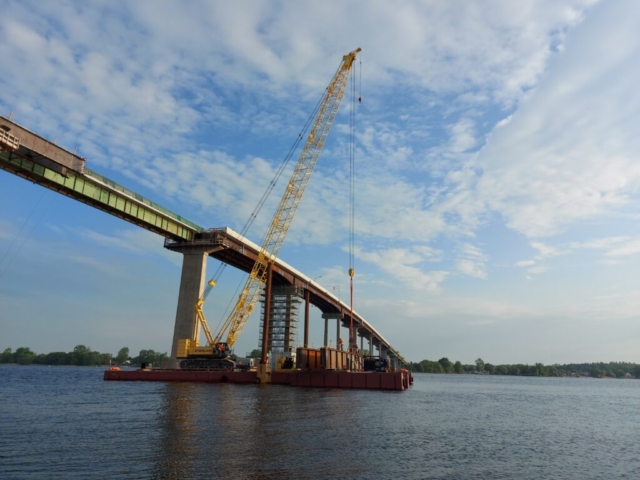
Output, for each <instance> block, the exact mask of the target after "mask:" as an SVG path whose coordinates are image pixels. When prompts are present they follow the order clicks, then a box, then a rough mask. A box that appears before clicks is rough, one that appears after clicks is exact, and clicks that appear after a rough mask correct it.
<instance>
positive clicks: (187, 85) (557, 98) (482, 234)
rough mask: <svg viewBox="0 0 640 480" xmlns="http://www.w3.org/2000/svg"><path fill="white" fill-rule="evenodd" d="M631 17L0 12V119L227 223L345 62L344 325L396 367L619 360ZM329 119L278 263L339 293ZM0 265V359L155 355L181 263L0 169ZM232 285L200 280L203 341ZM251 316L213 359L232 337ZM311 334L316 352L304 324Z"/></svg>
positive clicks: (636, 331)
mask: <svg viewBox="0 0 640 480" xmlns="http://www.w3.org/2000/svg"><path fill="white" fill-rule="evenodd" d="M639 15H640V3H638V2H633V1H624V0H620V1H615V2H595V1H591V0H567V1H559V0H549V1H528V2H512V1H510V0H504V1H499V0H495V1H486V2H466V1H462V0H460V1H455V0H453V1H449V2H441V1H422V2H417V1H407V2H401V3H393V2H386V1H375V0H374V1H341V2H337V1H329V2H311V1H301V2H277V1H259V2H258V1H247V2H221V1H219V2H218V1H208V2H205V1H192V2H177V1H176V2H169V1H136V2H106V1H105V2H100V1H95V2H89V3H88V2H82V1H75V2H74V1H61V2H55V4H54V3H51V2H40V1H24V0H21V1H11V0H9V1H5V2H3V15H2V18H0V58H1V59H2V65H3V71H4V74H3V75H2V76H0V114H2V115H4V116H8V115H9V114H10V113H11V112H13V117H12V119H13V120H14V121H15V122H17V123H19V124H21V125H23V126H25V127H27V128H29V129H30V130H32V131H34V132H37V133H38V134H40V135H42V136H44V137H46V138H48V139H51V140H55V141H56V143H57V144H58V145H61V146H63V147H65V148H67V149H69V150H71V151H74V150H76V149H77V152H78V154H79V155H81V156H82V157H84V158H86V161H87V167H88V168H90V169H92V170H94V171H96V172H98V173H100V174H102V175H104V176H106V177H108V178H111V179H113V180H114V181H116V182H118V183H120V184H121V185H123V186H125V187H127V188H129V189H131V190H134V191H136V192H138V193H140V194H142V195H144V196H146V197H147V198H149V199H151V200H153V201H155V202H157V203H159V204H161V205H162V206H164V207H165V208H168V209H170V210H172V211H174V212H176V213H178V214H180V215H182V216H184V217H186V218H188V219H189V220H191V221H193V222H195V223H197V224H199V225H201V226H203V227H205V228H213V227H225V226H228V227H231V228H234V229H236V230H241V229H242V226H243V225H244V223H245V222H246V220H247V218H248V217H249V214H250V213H251V211H252V210H253V208H254V207H255V205H256V204H257V202H258V200H259V199H260V196H261V194H262V192H263V191H264V190H265V189H266V188H267V186H268V184H269V182H270V181H271V179H272V177H273V175H274V173H275V171H276V170H277V168H278V166H279V165H280V163H281V162H282V160H283V158H284V157H285V155H286V153H287V152H288V150H289V148H290V147H291V145H292V144H293V142H294V141H295V139H296V136H297V135H298V134H299V132H300V131H301V130H302V127H303V125H304V123H305V121H306V120H307V118H308V116H309V115H310V114H311V112H312V110H313V107H314V106H315V104H316V102H317V101H318V100H319V99H320V97H321V95H322V93H323V91H324V89H325V87H326V86H327V85H328V83H329V81H330V80H331V78H332V76H333V74H334V72H335V70H336V68H337V67H338V66H339V64H340V61H341V59H342V56H343V55H344V54H346V53H348V52H350V51H352V50H354V49H355V48H357V47H361V48H362V52H361V54H360V55H359V56H358V59H357V61H356V64H355V65H354V68H353V74H354V78H353V79H352V81H355V82H356V90H357V94H358V95H361V96H362V103H361V104H357V105H356V111H355V119H356V120H355V123H356V128H355V144H354V147H355V232H354V235H355V270H356V275H355V281H354V297H353V298H354V309H355V310H356V311H357V312H359V313H360V314H362V315H363V316H364V317H365V318H366V319H367V321H369V322H370V323H371V324H372V325H374V326H375V327H376V329H378V330H379V331H380V332H381V334H382V335H384V337H385V338H386V339H387V340H388V341H389V342H390V343H391V344H392V345H393V346H394V347H395V348H397V349H398V350H399V351H400V352H401V353H402V354H403V355H404V356H405V358H407V359H409V360H412V361H420V360H422V359H431V360H437V359H439V358H441V357H444V356H446V357H448V358H449V359H451V360H454V361H455V360H460V361H462V362H463V363H472V362H473V361H474V360H475V359H476V358H478V357H480V358H482V359H484V361H485V362H490V363H494V364H500V363H530V364H531V363H535V362H542V363H545V364H551V363H569V362H593V361H629V362H640V348H639V347H640V287H639V282H640V269H639V268H638V267H639V266H640V216H639V210H640V209H639V207H640V194H639V191H638V190H639V188H640V161H639V160H640V158H639V157H640V136H639V135H638V133H637V132H638V129H639V127H640V95H638V93H637V90H638V89H637V85H640V63H639V62H638V61H637V59H638V58H640V32H639V31H638V29H637V22H636V20H635V19H637V18H638V16H639ZM349 103H350V102H349V101H348V99H345V102H344V103H343V105H342V108H341V111H340V113H339V115H338V117H337V118H336V121H335V123H334V125H333V128H332V130H331V133H330V134H329V139H328V140H327V143H326V146H325V148H324V150H323V152H322V154H321V156H320V159H319V161H318V165H317V167H316V170H315V172H314V174H313V177H312V179H311V181H310V184H309V186H308V188H307V191H306V193H305V196H304V198H303V200H302V203H301V205H300V208H299V209H298V212H297V215H296V218H295V220H294V221H293V224H292V227H291V229H290V231H289V234H288V236H287V239H286V241H285V244H284V246H283V247H282V250H281V251H280V258H281V259H282V260H284V261H285V262H287V263H289V264H290V265H292V266H294V267H295V268H297V269H298V270H300V271H302V272H304V273H305V274H306V275H308V276H309V277H311V278H316V279H317V282H318V283H320V284H321V285H323V286H324V287H325V288H327V289H328V290H331V291H333V292H337V293H339V294H340V296H341V298H347V297H348V295H349V277H348V273H347V271H348V268H349V252H348V245H349V216H348V205H349V145H350V143H349V139H350V134H349V118H350V110H349V106H350V105H349ZM296 158H297V154H296V156H295V157H294V160H295V159H296ZM292 164H293V162H292ZM290 171H291V170H290V168H289V170H288V171H287V173H285V174H284V175H283V178H286V177H288V175H289V173H290ZM283 185H284V181H282V182H281V183H280V184H279V185H278V186H276V188H275V192H276V193H275V194H274V195H272V197H271V198H270V200H269V202H268V203H267V205H266V206H265V207H264V208H263V209H262V211H261V214H260V216H259V217H258V219H257V220H256V222H255V223H254V226H253V227H252V229H251V230H250V231H249V233H248V234H247V236H248V237H249V238H250V239H251V240H253V241H254V242H256V243H260V241H261V239H262V236H263V235H264V232H265V231H266V229H267V227H268V225H269V223H270V220H271V217H272V215H273V213H274V212H275V207H276V205H277V202H278V200H279V197H280V195H281V192H282V191H283V189H284V186H283ZM0 259H2V261H1V262H0V349H4V348H6V347H12V348H13V349H15V348H17V347H19V346H29V347H31V348H32V350H34V351H36V352H49V351H70V350H72V349H73V348H74V346H76V345H78V344H84V345H87V346H89V347H90V348H92V349H94V350H98V351H101V352H112V353H116V352H117V351H118V349H120V348H121V347H122V346H128V347H129V348H130V349H131V351H132V352H137V351H139V350H140V349H154V350H156V351H169V350H170V346H171V339H172V335H173V323H174V320H175V309H176V305H177V293H178V286H179V280H180V269H181V258H180V255H179V254H177V253H173V252H169V251H167V250H165V249H164V248H163V240H162V238H161V237H159V236H157V235H155V234H153V233H150V232H147V231H145V230H142V229H140V228H138V227H136V226H134V225H131V224H128V223H127V222H124V221H123V220H120V219H117V218H114V217H111V216H109V215H107V214H105V213H103V212H101V211H99V210H96V209H93V208H91V207H88V206H86V205H83V204H81V203H78V202H75V201H73V200H70V199H68V198H66V197H64V196H62V195H59V194H57V193H55V192H52V191H49V190H46V189H44V188H42V187H39V186H37V185H34V184H31V183H30V182H28V181H25V180H23V179H21V178H18V177H16V176H14V175H12V174H9V173H7V172H5V171H0ZM216 267H217V262H215V261H214V260H209V263H208V272H209V273H210V274H211V273H213V271H214V270H215V268H216ZM242 279H243V275H242V274H241V273H239V272H237V271H235V272H234V271H233V269H232V268H228V269H226V270H225V274H224V276H223V277H222V278H221V282H220V284H219V286H218V287H216V289H215V290H214V293H213V294H212V295H211V296H210V297H209V299H208V300H207V303H206V305H205V313H206V315H207V317H208V318H209V322H210V323H211V324H212V328H215V325H216V324H217V323H218V321H219V320H220V319H222V318H224V311H225V309H226V308H227V306H228V305H229V304H230V302H231V301H232V299H233V298H234V292H235V289H236V288H237V286H238V284H239V282H241V281H242ZM254 317H255V318H254ZM254 317H252V318H251V319H250V321H249V323H248V324H247V326H246V328H245V330H244V332H243V334H242V335H241V337H240V339H239V340H238V343H237V344H236V353H240V354H243V353H244V352H245V351H246V352H248V351H250V350H252V349H253V348H256V347H257V346H258V318H257V316H255V315H254ZM311 322H312V331H311V337H312V343H313V342H315V345H316V346H318V345H319V344H320V343H321V340H322V339H321V337H322V321H321V319H320V312H319V311H318V310H317V309H315V308H312V317H311Z"/></svg>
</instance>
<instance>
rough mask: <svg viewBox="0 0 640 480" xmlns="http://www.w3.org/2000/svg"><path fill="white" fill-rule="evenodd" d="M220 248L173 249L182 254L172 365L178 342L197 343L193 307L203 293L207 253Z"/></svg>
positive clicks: (197, 326)
mask: <svg viewBox="0 0 640 480" xmlns="http://www.w3.org/2000/svg"><path fill="white" fill-rule="evenodd" d="M220 248H221V247H212V246H211V245H206V246H205V245H202V246H199V245H188V246H185V247H184V248H181V249H177V248H174V250H176V251H179V252H180V253H182V254H183V259H182V275H181V277H180V291H179V294H178V307H177V310H176V323H175V326H174V330H173V343H172V344H171V362H173V363H174V364H175V361H176V353H177V351H178V340H180V339H183V338H189V339H191V340H194V341H198V337H199V334H200V325H199V324H198V321H197V319H196V314H195V310H194V307H195V305H196V302H197V301H198V299H199V298H200V297H201V296H202V294H203V292H204V284H205V276H206V273H207V257H208V255H209V253H211V252H214V251H216V250H218V249H220Z"/></svg>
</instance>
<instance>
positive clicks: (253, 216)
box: [202, 66, 340, 331]
mask: <svg viewBox="0 0 640 480" xmlns="http://www.w3.org/2000/svg"><path fill="white" fill-rule="evenodd" d="M338 70H340V66H338V69H336V72H337V71H338ZM334 76H335V74H334ZM328 88H329V87H327V88H325V90H324V92H323V93H322V95H321V96H320V98H319V99H318V102H317V103H316V105H315V107H314V108H313V111H312V112H311V114H310V115H309V117H308V118H307V121H306V122H305V124H304V125H303V127H302V129H301V130H300V133H299V134H298V136H297V137H296V139H295V140H294V142H293V145H291V148H290V149H289V152H288V153H287V155H286V156H285V157H284V159H283V160H282V162H281V163H280V166H279V167H278V170H277V171H276V173H275V175H274V176H273V179H272V180H271V182H269V185H268V186H267V188H266V190H265V191H264V193H263V194H262V197H261V198H260V201H259V202H258V204H257V205H256V207H255V208H254V209H253V211H252V212H251V215H249V218H248V219H247V222H246V223H245V224H244V227H242V230H241V231H240V235H242V236H245V235H246V233H247V232H248V231H249V229H250V228H251V226H252V225H253V222H254V221H255V219H256V217H257V216H258V214H259V213H260V210H262V207H263V206H264V204H265V203H266V201H267V199H268V198H269V196H270V195H271V192H272V191H273V189H274V187H275V186H276V184H277V183H278V180H280V177H281V176H282V173H283V172H284V171H285V169H286V167H287V165H288V164H289V162H290V160H291V158H293V155H294V153H295V152H296V150H297V149H298V146H299V145H300V142H302V140H304V138H305V137H306V135H307V132H308V131H309V128H311V125H312V123H313V121H314V119H315V117H316V116H317V114H318V111H319V110H320V106H321V104H322V100H323V99H324V94H325V92H326V91H327V89H328ZM226 267H227V264H226V263H224V262H220V265H218V268H217V269H216V271H215V272H214V274H213V276H212V277H211V279H210V280H209V281H208V282H207V285H206V287H205V290H204V292H203V294H202V299H203V300H206V299H207V297H208V296H209V293H211V290H212V289H213V287H215V285H216V284H217V283H218V280H219V278H220V276H221V275H222V272H224V269H225V268H226ZM244 283H245V282H244V281H243V280H242V279H241V280H240V282H239V283H238V286H237V288H236V291H235V292H234V294H233V295H232V296H231V299H230V300H229V303H228V304H227V308H226V309H225V310H224V312H223V314H222V315H221V317H220V320H219V321H218V324H217V325H216V328H215V330H214V331H218V329H219V328H220V325H221V324H222V322H223V321H224V319H225V318H226V317H227V312H228V311H229V309H230V308H231V306H232V305H233V304H235V302H236V299H237V298H238V291H239V290H240V288H241V287H242V285H243V284H244Z"/></svg>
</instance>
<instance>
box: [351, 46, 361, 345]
mask: <svg viewBox="0 0 640 480" xmlns="http://www.w3.org/2000/svg"><path fill="white" fill-rule="evenodd" d="M359 83H360V94H359V96H358V103H362V57H360V82H359ZM349 127H350V132H349V137H350V138H349V300H350V309H351V312H350V319H351V321H350V327H349V348H350V349H351V350H352V351H354V352H355V351H356V350H357V348H358V342H357V341H356V338H355V332H354V329H353V277H354V276H355V274H356V271H355V131H356V79H355V73H354V75H353V77H352V82H351V118H350V126H349Z"/></svg>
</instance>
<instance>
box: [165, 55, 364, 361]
mask: <svg viewBox="0 0 640 480" xmlns="http://www.w3.org/2000/svg"><path fill="white" fill-rule="evenodd" d="M360 51H361V49H360V48H357V49H356V50H354V51H353V52H351V53H349V54H347V55H345V56H344V57H342V63H341V64H340V66H339V67H338V70H337V72H336V73H335V75H334V76H333V79H332V80H331V83H329V86H328V87H327V89H326V91H325V94H324V96H323V98H322V101H321V102H320V103H319V104H318V107H317V114H316V116H315V120H314V122H313V125H312V127H311V131H310V132H309V136H308V137H307V140H306V142H305V144H304V147H303V148H302V152H301V154H300V158H299V159H298V163H297V164H296V166H295V168H294V170H293V174H292V175H291V179H290V180H289V183H288V184H287V186H286V189H285V192H284V194H283V195H282V199H281V200H280V204H279V205H278V209H277V210H276V213H275V215H274V217H273V220H272V221H271V225H270V226H269V229H268V230H267V233H266V234H265V236H264V239H263V241H262V246H261V248H260V251H259V252H258V258H257V260H256V262H255V264H254V265H253V268H252V269H251V273H250V274H249V276H248V278H247V281H246V283H245V285H244V288H243V289H242V292H241V293H240V297H239V299H238V302H237V303H236V305H235V307H234V309H233V311H232V312H231V314H230V315H229V316H228V317H227V319H226V320H225V321H224V323H223V324H222V326H221V328H220V329H219V330H218V332H217V333H216V335H215V337H213V336H212V334H211V331H210V329H209V326H208V324H207V320H206V318H205V316H204V312H203V311H202V306H203V304H204V298H206V293H208V291H210V288H211V287H213V286H214V285H215V282H213V285H212V284H211V282H210V283H209V285H208V286H207V290H206V292H205V295H203V297H202V298H201V299H200V300H198V302H197V303H196V305H195V313H196V317H197V320H198V321H199V322H200V325H202V327H203V330H204V332H205V335H206V337H207V342H208V345H207V346H206V347H200V346H198V345H197V344H194V345H191V343H195V342H193V341H191V340H188V339H187V340H179V344H178V345H179V346H178V355H177V357H178V359H181V358H182V359H185V360H183V361H182V362H180V365H181V366H182V364H183V362H184V365H185V367H182V368H190V367H189V365H195V364H197V365H200V366H202V365H206V364H207V362H209V363H210V364H211V366H212V368H220V366H221V360H227V357H228V355H229V352H230V349H231V348H233V345H234V344H235V342H236V340H237V339H238V336H239V335H240V333H241V332H242V329H243V328H244V326H245V325H246V323H247V320H248V319H249V317H250V315H251V313H252V312H253V309H254V308H255V306H256V304H257V303H258V301H259V299H260V295H261V293H262V289H263V288H264V286H265V285H266V282H267V275H268V273H269V269H270V268H271V265H273V263H275V261H276V258H277V257H278V253H279V252H280V248H281V247H282V244H283V242H284V239H285V237H286V235H287V232H288V230H289V227H290V226H291V222H292V221H293V217H294V215H295V213H296V210H297V208H298V205H299V204H300V200H301V199H302V196H303V194H304V191H305V189H306V187H307V185H308V183H309V180H310V178H311V174H312V173H313V169H314V167H315V165H316V163H317V161H318V157H319V156H320V152H321V151H322V148H323V147H324V144H325V141H326V139H327V136H328V134H329V130H330V129H331V126H332V125H333V121H334V120H335V118H336V115H337V113H338V109H339V108H340V103H341V102H342V98H343V97H344V92H345V90H346V86H347V81H348V78H349V71H350V70H351V67H352V65H353V62H354V60H355V58H356V55H357V54H358V53H359V52H360ZM225 334H226V341H224V342H223V341H222V337H223V336H224V335H225Z"/></svg>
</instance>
